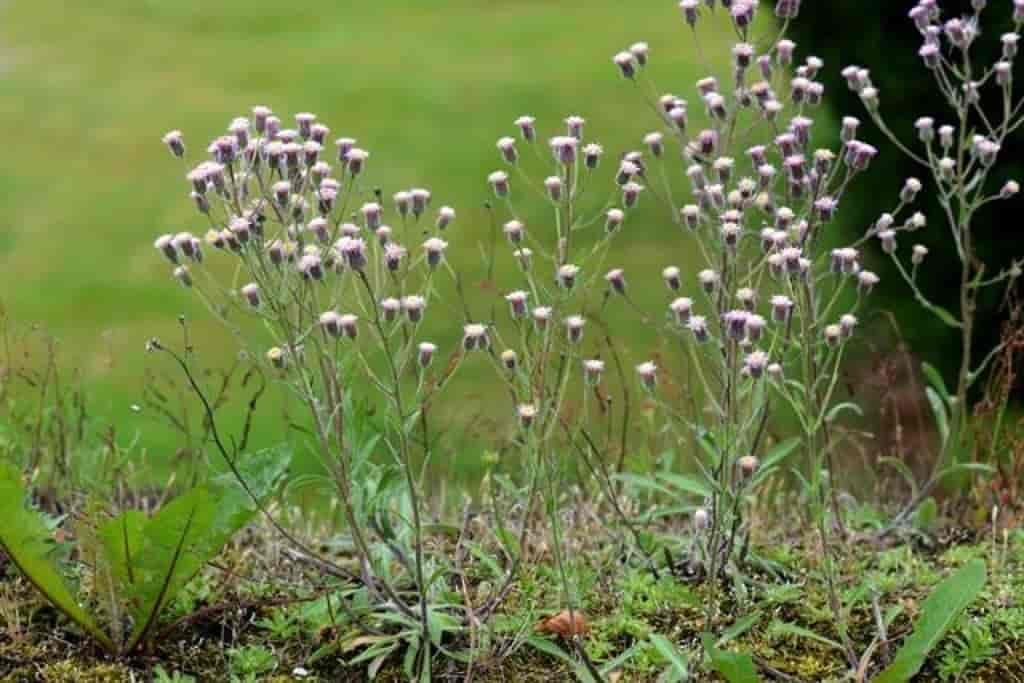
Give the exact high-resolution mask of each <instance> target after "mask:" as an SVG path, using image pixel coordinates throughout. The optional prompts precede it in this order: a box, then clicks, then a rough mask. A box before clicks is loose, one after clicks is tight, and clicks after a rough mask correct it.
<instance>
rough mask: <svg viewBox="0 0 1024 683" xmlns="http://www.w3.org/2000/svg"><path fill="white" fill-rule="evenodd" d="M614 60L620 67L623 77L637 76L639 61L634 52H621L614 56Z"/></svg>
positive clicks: (631, 77)
mask: <svg viewBox="0 0 1024 683" xmlns="http://www.w3.org/2000/svg"><path fill="white" fill-rule="evenodd" d="M612 62H614V63H615V66H617V67H619V71H620V72H621V73H622V77H623V78H628V79H631V80H632V79H633V78H635V77H636V69H637V66H638V61H637V59H636V57H635V56H633V53H631V52H620V53H618V54H617V55H615V56H614V57H612Z"/></svg>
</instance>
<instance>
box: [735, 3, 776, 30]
mask: <svg viewBox="0 0 1024 683" xmlns="http://www.w3.org/2000/svg"><path fill="white" fill-rule="evenodd" d="M783 1H785V0H783ZM754 9H755V5H754V3H753V2H752V0H734V2H733V5H732V7H730V8H729V13H730V14H731V15H732V20H733V22H734V23H735V24H736V26H737V27H739V28H741V29H742V28H746V27H747V26H750V24H751V23H753V21H754Z"/></svg>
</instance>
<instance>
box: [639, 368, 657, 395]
mask: <svg viewBox="0 0 1024 683" xmlns="http://www.w3.org/2000/svg"><path fill="white" fill-rule="evenodd" d="M636 374H637V377H639V378H640V384H641V385H643V387H644V389H647V390H648V391H653V390H654V388H655V386H657V383H658V366H657V365H655V364H654V363H652V362H651V361H647V362H646V363H641V364H640V365H638V366H636Z"/></svg>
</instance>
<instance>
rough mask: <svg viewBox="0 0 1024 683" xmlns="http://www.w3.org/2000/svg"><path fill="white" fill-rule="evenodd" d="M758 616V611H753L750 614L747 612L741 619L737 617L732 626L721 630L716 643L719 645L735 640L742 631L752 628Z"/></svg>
mask: <svg viewBox="0 0 1024 683" xmlns="http://www.w3.org/2000/svg"><path fill="white" fill-rule="evenodd" d="M760 618H761V614H760V612H753V613H752V614H748V615H747V616H745V617H743V618H742V619H737V620H736V623H734V624H733V625H732V626H730V627H729V628H727V629H725V631H723V632H722V635H721V636H720V637H719V638H718V640H717V641H716V642H717V643H718V646H719V647H721V646H722V645H725V644H726V643H728V642H729V641H730V640H736V639H737V638H739V637H740V636H742V635H743V634H744V633H746V632H747V631H749V630H750V629H751V628H753V626H754V624H756V623H757V621H758V620H759V619H760Z"/></svg>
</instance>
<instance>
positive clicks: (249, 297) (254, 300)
mask: <svg viewBox="0 0 1024 683" xmlns="http://www.w3.org/2000/svg"><path fill="white" fill-rule="evenodd" d="M239 292H241V294H242V296H243V297H245V300H246V301H248V302H249V305H250V306H252V307H253V308H259V305H260V286H259V285H258V284H256V283H255V282H250V283H249V284H247V285H245V286H244V287H242V288H241V289H240V290H239Z"/></svg>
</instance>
